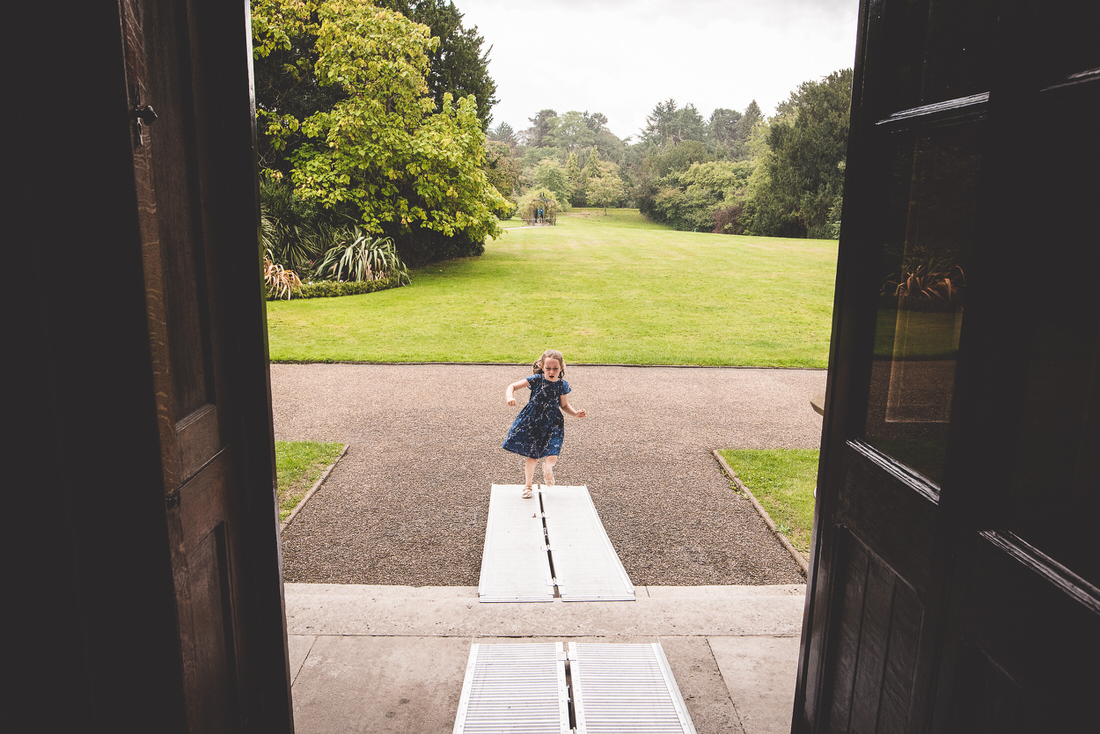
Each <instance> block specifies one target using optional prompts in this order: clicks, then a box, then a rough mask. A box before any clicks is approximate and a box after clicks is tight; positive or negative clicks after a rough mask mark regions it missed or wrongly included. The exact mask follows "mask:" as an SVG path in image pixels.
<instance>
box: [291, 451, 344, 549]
mask: <svg viewBox="0 0 1100 734" xmlns="http://www.w3.org/2000/svg"><path fill="white" fill-rule="evenodd" d="M347 453H348V444H344V450H343V451H341V452H340V455H339V456H337V457H336V460H335V461H333V462H332V463H331V464H329V465H328V468H327V469H325V470H324V471H323V472H321V476H320V477H319V478H318V479H317V481H316V482H314V483H313V486H312V487H310V489H309V491H308V492H306V493H305V496H303V497H302V499H300V500H298V504H297V505H295V506H294V509H293V510H291V511H290V514H289V515H287V516H286V520H283V521H282V522H281V523H279V532H280V533H281V532H283V531H284V530H286V526H287V525H289V524H290V523H291V522H293V521H294V518H295V517H296V516H297V515H298V512H299V511H300V510H301V509H302V508H303V507H305V506H306V503H307V502H309V498H310V497H312V496H313V494H314V492H316V491H317V490H318V489H320V488H321V485H322V484H324V483H325V480H326V479H328V475H329V474H331V473H332V470H333V469H335V468H336V465H337V464H339V463H340V459H342V458H344V455H345V454H347Z"/></svg>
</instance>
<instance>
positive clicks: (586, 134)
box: [551, 110, 596, 153]
mask: <svg viewBox="0 0 1100 734" xmlns="http://www.w3.org/2000/svg"><path fill="white" fill-rule="evenodd" d="M587 115H588V113H587V112H577V111H576V110H570V111H569V112H566V113H565V114H563V115H560V116H559V117H558V118H557V122H556V123H555V125H554V131H553V135H552V136H551V137H552V139H553V140H552V142H553V144H554V145H556V146H557V147H559V148H561V149H563V150H564V151H566V152H569V153H572V152H575V151H577V150H581V149H584V148H589V147H591V146H592V145H594V144H595V142H596V133H595V131H594V130H593V129H592V127H591V126H590V125H589V120H588V117H587Z"/></svg>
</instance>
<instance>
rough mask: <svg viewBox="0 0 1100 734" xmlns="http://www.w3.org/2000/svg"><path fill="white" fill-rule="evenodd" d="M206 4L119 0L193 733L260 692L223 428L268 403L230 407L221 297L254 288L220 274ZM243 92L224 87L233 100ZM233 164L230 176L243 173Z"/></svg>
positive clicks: (249, 249)
mask: <svg viewBox="0 0 1100 734" xmlns="http://www.w3.org/2000/svg"><path fill="white" fill-rule="evenodd" d="M212 6H213V4H212V3H208V2H197V1H192V0H174V1H169V2H157V1H153V0H123V2H122V3H121V7H122V19H123V36H124V44H125V54H126V84H127V92H128V95H129V104H130V108H131V110H132V115H133V117H132V130H131V137H132V148H133V161H134V180H135V183H136V189H137V198H138V202H139V211H138V224H139V228H140V238H141V248H142V262H143V268H144V274H145V293H146V310H147V319H148V328H149V335H150V343H151V345H152V367H153V380H154V384H155V391H156V410H157V422H158V430H159V439H160V445H161V455H162V466H163V495H164V501H165V504H166V518H167V523H168V537H169V543H170V550H171V563H172V569H173V571H172V572H173V579H174V587H175V595H176V610H177V623H178V627H179V639H180V655H181V658H182V664H183V685H184V698H185V706H186V711H187V718H188V728H189V730H190V731H195V732H204V734H205V733H207V732H210V733H213V732H236V731H244V730H248V729H249V728H250V722H251V721H252V720H251V719H250V716H249V706H248V705H247V701H245V700H243V699H242V697H244V698H247V697H250V696H251V697H256V698H262V697H263V696H264V693H263V692H257V691H255V690H254V689H252V681H250V679H249V675H248V670H249V661H248V660H245V659H242V658H244V657H246V656H247V655H248V654H249V651H248V644H247V641H248V640H247V635H248V630H249V629H250V627H251V620H250V619H249V614H250V611H249V603H248V600H250V599H252V595H251V591H250V589H249V578H248V576H249V569H250V563H249V561H250V553H252V552H254V551H255V549H254V548H252V547H251V546H250V543H251V538H250V535H249V533H248V532H246V530H245V528H246V527H247V523H246V521H245V518H244V517H243V513H245V512H246V511H247V509H248V500H247V498H245V497H243V496H242V491H241V486H242V477H241V471H242V466H243V464H244V462H245V459H246V458H247V455H246V451H247V448H246V447H247V443H248V437H247V436H242V435H240V433H239V432H238V431H237V430H235V429H236V428H237V427H239V426H240V425H249V426H251V427H252V428H253V429H256V428H259V427H261V426H262V427H264V428H265V429H266V430H268V431H269V430H270V415H269V414H268V415H266V416H259V417H258V418H259V419H261V420H262V419H266V424H265V423H261V422H260V420H251V421H244V422H242V421H240V420H239V419H240V416H239V412H240V410H241V408H240V394H239V393H240V392H242V391H244V390H247V389H248V387H247V386H244V385H242V384H241V376H242V374H243V373H242V372H241V371H240V370H239V369H237V365H235V364H234V362H235V360H236V358H237V352H236V349H235V346H236V344H235V335H236V332H237V327H236V326H235V324H234V320H235V314H234V313H233V312H232V310H230V304H232V303H233V302H234V300H235V299H233V298H232V297H231V296H228V295H227V292H232V291H235V290H236V289H240V292H241V293H248V292H254V293H255V295H256V296H258V295H259V294H258V293H256V292H255V291H254V288H252V286H254V284H255V281H253V280H250V279H246V280H245V281H244V282H236V283H234V282H233V279H234V276H233V273H234V272H235V271H234V270H233V268H232V266H231V264H232V263H233V260H232V258H231V257H230V255H229V251H230V250H232V249H237V250H238V251H239V250H241V249H243V250H244V251H245V252H246V253H251V254H252V255H253V259H255V254H256V253H255V249H254V248H255V238H254V236H253V237H252V238H248V237H247V236H246V237H244V238H242V239H241V240H240V241H238V242H232V236H233V235H232V231H227V229H226V227H225V226H224V223H225V222H227V221H234V218H236V219H240V218H245V217H247V216H248V215H249V214H252V212H237V213H233V212H225V211H224V209H225V204H224V201H225V199H224V197H225V194H226V183H227V181H226V178H225V176H226V175H228V174H227V168H226V161H225V158H224V157H225V156H228V155H231V153H230V152H229V150H228V149H229V148H230V146H229V145H228V144H227V142H226V140H224V139H223V136H224V130H225V127H224V125H223V121H222V119H221V117H222V115H224V114H226V111H225V109H224V104H223V99H222V96H221V95H222V93H223V92H222V84H221V81H220V77H221V74H222V73H223V70H222V69H221V68H220V65H219V53H218V44H219V43H224V38H223V37H222V36H221V35H219V34H218V33H217V32H215V31H214V30H213V29H212V24H215V23H218V22H220V21H221V20H222V19H221V18H220V16H219V15H218V14H217V13H216V12H215V9H214V8H213V7H212ZM242 30H243V29H242ZM244 48H246V46H244ZM241 50H242V47H237V51H238V52H239V51H241ZM246 104H247V100H237V105H238V107H239V109H238V110H237V112H238V113H239V112H240V111H243V110H244V109H245V105H246ZM236 142H237V144H238V145H239V144H240V143H241V142H244V141H241V140H240V139H238V140H237V141H236ZM240 152H241V151H237V155H238V156H239V155H240ZM244 152H248V151H247V150H246V151H244ZM236 173H237V175H236V182H237V185H239V186H248V185H250V184H251V185H253V186H254V184H252V182H250V181H248V180H247V179H245V178H243V177H242V176H240V175H239V171H238V172H236ZM230 200H236V201H237V202H242V201H243V202H248V201H249V199H248V198H247V197H239V198H235V199H230ZM238 234H239V230H238ZM245 234H246V235H247V231H246V232H245ZM253 234H254V233H253ZM250 242H251V243H252V244H250ZM236 272H237V273H238V275H239V270H238V271H236ZM253 377H254V378H255V377H256V375H255V374H253ZM273 601H274V600H273ZM266 612H267V613H268V615H269V616H270V615H272V614H273V613H277V612H281V609H268V610H266ZM269 695H271V696H272V697H278V696H280V695H285V691H282V692H280V691H271V692H269ZM283 723H284V724H286V725H287V726H289V721H284V722H283Z"/></svg>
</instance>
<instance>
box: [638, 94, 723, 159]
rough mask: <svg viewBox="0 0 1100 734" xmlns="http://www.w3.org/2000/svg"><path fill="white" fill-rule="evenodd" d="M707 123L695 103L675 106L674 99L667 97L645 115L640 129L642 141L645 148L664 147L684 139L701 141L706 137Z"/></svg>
mask: <svg viewBox="0 0 1100 734" xmlns="http://www.w3.org/2000/svg"><path fill="white" fill-rule="evenodd" d="M706 129H707V124H706V121H705V120H704V119H703V116H702V115H700V114H699V110H697V109H695V105H693V104H688V105H685V106H684V107H682V108H677V107H676V100H674V99H668V100H666V101H664V102H660V103H658V104H657V106H656V107H654V108H653V112H651V113H650V114H649V115H647V116H646V128H645V130H644V131H642V143H643V144H644V145H645V146H646V147H647V148H665V147H668V146H670V145H676V144H677V143H681V142H683V141H685V140H696V141H699V142H702V141H703V140H704V139H705V138H706Z"/></svg>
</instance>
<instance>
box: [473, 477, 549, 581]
mask: <svg viewBox="0 0 1100 734" xmlns="http://www.w3.org/2000/svg"><path fill="white" fill-rule="evenodd" d="M522 492H523V487H522V486H518V485H498V484H494V485H493V486H492V489H491V490H490V493H489V519H488V521H487V522H486V525H485V548H484V550H483V551H482V555H481V577H480V579H479V583H478V587H477V594H478V597H479V600H480V601H483V602H536V601H553V600H554V579H553V577H552V575H551V573H550V559H549V557H548V556H547V554H546V532H545V529H544V527H543V522H542V510H541V507H540V506H539V501H538V497H537V495H536V496H535V497H534V498H532V499H527V500H525V499H523V498H522Z"/></svg>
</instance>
